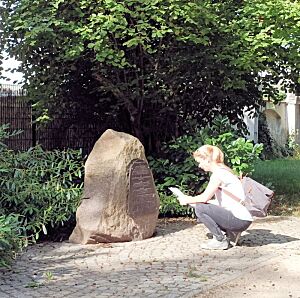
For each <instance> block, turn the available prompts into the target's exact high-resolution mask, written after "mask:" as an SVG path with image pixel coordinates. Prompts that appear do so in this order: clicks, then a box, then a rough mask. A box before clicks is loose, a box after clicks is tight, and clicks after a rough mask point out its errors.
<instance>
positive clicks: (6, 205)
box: [0, 126, 83, 240]
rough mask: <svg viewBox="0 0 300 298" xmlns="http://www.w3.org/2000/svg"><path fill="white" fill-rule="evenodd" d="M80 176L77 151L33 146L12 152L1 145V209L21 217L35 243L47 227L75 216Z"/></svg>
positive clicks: (80, 168) (5, 212)
mask: <svg viewBox="0 0 300 298" xmlns="http://www.w3.org/2000/svg"><path fill="white" fill-rule="evenodd" d="M2 129H3V126H2ZM4 129H6V128H4ZM0 131H1V127H0ZM0 136H1V133H0ZM82 173H83V162H82V156H81V152H80V151H76V150H64V151H59V150H54V151H44V150H43V149H42V148H41V147H39V146H36V147H34V148H31V149H29V150H28V151H25V152H14V151H12V150H9V149H7V148H6V147H5V146H0V209H2V210H3V212H4V214H10V213H15V214H20V215H21V216H22V217H21V225H22V226H24V228H25V230H26V233H27V236H28V237H29V238H30V239H32V240H37V239H38V238H39V236H40V233H41V232H42V231H43V233H44V234H47V230H48V228H49V227H52V228H56V227H58V226H61V225H64V224H65V223H66V222H67V221H68V220H70V219H71V218H72V216H74V213H75V211H76V208H77V206H78V204H79V200H80V196H81V191H82Z"/></svg>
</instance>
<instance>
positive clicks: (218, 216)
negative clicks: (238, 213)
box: [195, 203, 252, 241]
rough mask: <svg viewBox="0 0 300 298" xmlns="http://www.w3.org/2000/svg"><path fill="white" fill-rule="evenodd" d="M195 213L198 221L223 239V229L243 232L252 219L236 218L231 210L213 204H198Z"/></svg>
mask: <svg viewBox="0 0 300 298" xmlns="http://www.w3.org/2000/svg"><path fill="white" fill-rule="evenodd" d="M195 213H196V216H197V218H198V221H200V222H202V223H204V225H205V226H206V227H207V228H208V230H209V231H210V232H211V233H212V234H213V235H214V236H215V237H216V238H217V240H219V241H222V240H223V239H224V234H223V233H222V231H225V232H226V231H232V232H242V231H245V230H246V229H247V228H248V227H249V226H250V225H251V223H252V221H248V220H241V219H239V218H236V217H235V216H234V215H233V214H232V212H231V211H228V210H226V209H224V208H223V207H220V206H217V205H213V204H202V203H198V204H196V208H195Z"/></svg>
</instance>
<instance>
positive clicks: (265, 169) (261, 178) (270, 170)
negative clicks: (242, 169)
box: [253, 159, 300, 216]
mask: <svg viewBox="0 0 300 298" xmlns="http://www.w3.org/2000/svg"><path fill="white" fill-rule="evenodd" d="M253 179H255V180H257V181H258V182H260V183H262V184H264V185H266V186H268V187H269V188H271V189H273V190H274V191H275V198H274V200H273V202H272V205H271V207H270V214H273V215H295V216H300V160H292V159H276V160H266V161H260V162H258V163H257V164H256V165H255V171H254V173H253Z"/></svg>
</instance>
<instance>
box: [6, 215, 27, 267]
mask: <svg viewBox="0 0 300 298" xmlns="http://www.w3.org/2000/svg"><path fill="white" fill-rule="evenodd" d="M26 243H27V242H26V239H25V237H24V228H23V227H22V226H21V223H20V216H19V215H15V214H10V215H8V216H5V215H0V268H1V267H9V264H10V262H11V261H12V260H13V259H14V258H15V256H16V254H17V252H18V251H19V250H21V249H22V247H24V246H25V245H26Z"/></svg>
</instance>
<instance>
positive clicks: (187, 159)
mask: <svg viewBox="0 0 300 298" xmlns="http://www.w3.org/2000/svg"><path fill="white" fill-rule="evenodd" d="M203 144H210V145H215V146H218V147H219V148H220V149H222V151H223V152H224V155H225V162H226V164H227V165H229V166H230V167H231V168H232V169H233V170H234V171H235V172H236V174H238V175H240V174H251V173H252V172H253V164H254V162H255V161H256V160H257V159H259V154H260V153H261V152H262V150H263V146H262V145H261V144H256V145H255V144H253V142H252V141H250V140H246V139H245V138H243V137H240V136H239V135H238V133H237V131H236V129H235V127H233V126H231V125H230V123H229V121H228V119H227V118H217V119H216V120H215V121H214V122H213V123H212V125H211V126H209V127H206V128H205V129H202V130H201V131H198V132H196V133H195V134H194V135H190V136H188V135H184V136H181V137H179V138H177V139H174V140H172V141H171V142H169V143H167V144H164V146H163V147H162V154H163V155H164V158H157V159H155V158H153V157H149V158H148V160H149V165H150V167H151V169H152V171H153V176H154V179H155V183H156V186H157V190H158V193H159V195H160V198H161V202H160V203H161V204H160V214H161V215H190V214H193V210H192V209H191V208H189V207H182V206H180V205H179V203H178V201H177V200H176V199H175V197H174V196H173V195H171V193H170V191H169V190H168V187H169V186H178V187H179V188H180V189H182V190H183V191H185V192H186V193H187V194H190V195H196V194H197V193H200V192H202V191H203V189H204V187H205V185H206V183H207V181H208V177H209V176H208V174H207V173H204V172H203V171H202V170H199V168H198V165H197V164H196V162H195V161H194V159H193V157H192V152H194V151H195V150H196V149H197V148H199V147H200V146H201V145H203Z"/></svg>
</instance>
